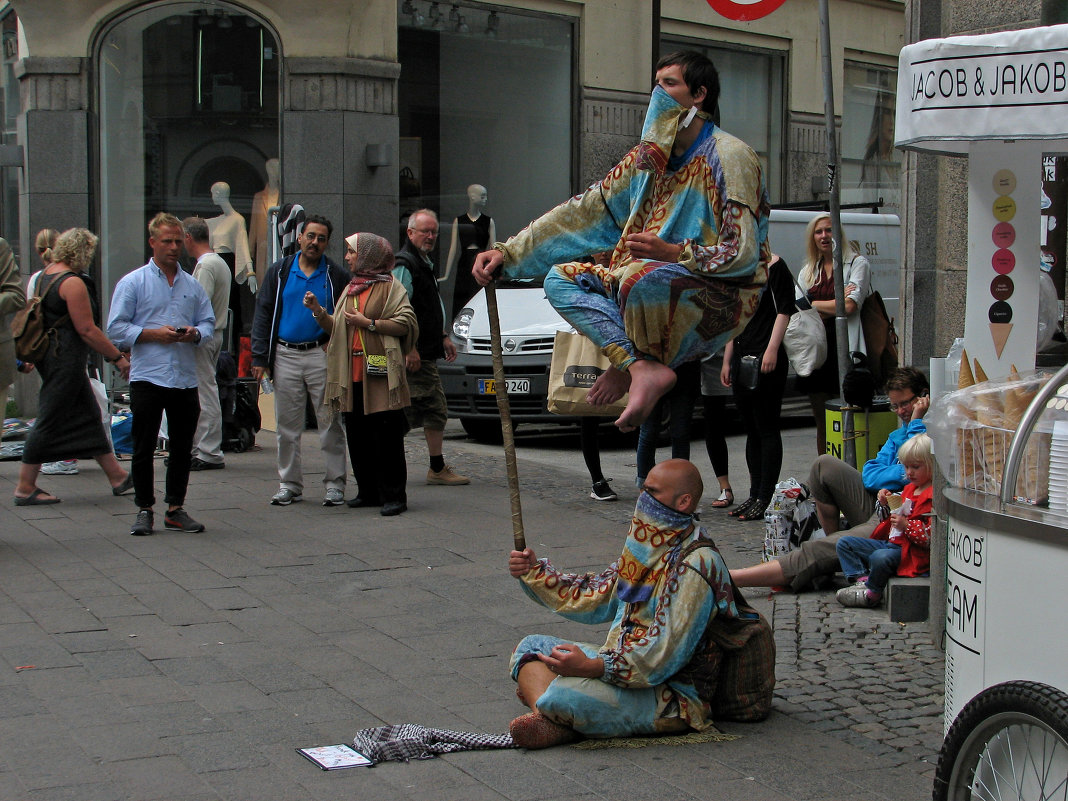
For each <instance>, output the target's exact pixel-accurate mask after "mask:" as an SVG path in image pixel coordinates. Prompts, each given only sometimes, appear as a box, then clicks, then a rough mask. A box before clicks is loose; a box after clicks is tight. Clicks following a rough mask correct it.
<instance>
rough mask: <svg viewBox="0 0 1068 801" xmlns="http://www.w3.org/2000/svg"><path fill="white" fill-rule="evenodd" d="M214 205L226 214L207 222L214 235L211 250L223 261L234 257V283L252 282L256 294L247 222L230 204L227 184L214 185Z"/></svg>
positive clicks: (220, 182)
mask: <svg viewBox="0 0 1068 801" xmlns="http://www.w3.org/2000/svg"><path fill="white" fill-rule="evenodd" d="M211 202H212V203H214V204H215V205H216V206H218V207H219V208H220V209H222V211H223V213H222V214H220V215H219V216H218V217H212V218H211V219H210V220H208V221H207V223H208V231H209V232H210V233H211V248H212V250H214V251H215V252H216V253H218V254H219V255H221V256H223V257H225V255H226V254H227V253H232V254H233V255H234V279H235V280H236V281H237V282H238V283H239V284H243V283H245V282H246V281H250V280H251V282H252V285H251V286H250V287H249V288H250V289H252V290H253V291H255V289H256V286H257V284H256V276H255V274H254V272H253V267H252V255H251V254H250V253H249V249H248V234H247V233H246V231H245V218H244V217H242V216H241V215H240V214H238V213H237V211H236V210H235V209H234V207H233V205H232V204H231V203H230V185H229V184H228V183H225V182H223V181H219V182H218V183H214V184H212V185H211Z"/></svg>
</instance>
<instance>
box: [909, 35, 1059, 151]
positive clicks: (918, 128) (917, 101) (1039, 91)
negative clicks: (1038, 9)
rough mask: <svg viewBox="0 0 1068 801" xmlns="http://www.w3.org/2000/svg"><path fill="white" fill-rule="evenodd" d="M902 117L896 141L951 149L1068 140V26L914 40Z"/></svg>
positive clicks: (917, 146)
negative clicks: (999, 141)
mask: <svg viewBox="0 0 1068 801" xmlns="http://www.w3.org/2000/svg"><path fill="white" fill-rule="evenodd" d="M896 122H897V126H896V142H895V144H896V145H897V146H898V147H901V148H906V149H910V150H923V151H932V152H938V153H945V154H958V155H963V154H965V153H967V152H968V151H969V149H970V147H969V145H968V143H969V142H972V141H977V140H984V139H1003V140H1004V139H1014V140H1020V139H1068V25H1053V26H1048V27H1042V28H1028V29H1025V30H1018V31H1004V32H1001V33H990V34H983V35H981V36H957V37H952V38H948V39H929V40H926V41H922V42H917V43H916V44H912V45H908V46H907V47H905V48H904V49H902V51H901V56H900V58H899V61H898V80H897V119H896Z"/></svg>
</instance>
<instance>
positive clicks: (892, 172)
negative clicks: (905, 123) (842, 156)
mask: <svg viewBox="0 0 1068 801" xmlns="http://www.w3.org/2000/svg"><path fill="white" fill-rule="evenodd" d="M899 181H900V173H899V169H898V162H897V157H896V153H895V152H894V108H893V103H892V101H889V100H887V99H886V98H884V97H883V96H880V98H879V101H878V102H877V103H876V104H875V107H874V108H873V110H872V118H871V129H870V130H869V131H868V142H867V144H866V145H865V147H864V164H863V165H862V166H861V168H860V185H861V187H868V188H872V187H874V188H877V189H882V190H888V191H889V192H891V193H893V194H894V195H895V197H896V195H897V194H898V192H899V185H900V184H899ZM883 194H884V195H885V194H887V192H885V191H884V193H883ZM886 199H887V202H892V201H890V199H889V198H886Z"/></svg>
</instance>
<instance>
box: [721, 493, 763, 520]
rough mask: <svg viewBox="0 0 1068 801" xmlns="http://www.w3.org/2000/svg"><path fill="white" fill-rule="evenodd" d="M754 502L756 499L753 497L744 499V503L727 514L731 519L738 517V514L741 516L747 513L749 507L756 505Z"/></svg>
mask: <svg viewBox="0 0 1068 801" xmlns="http://www.w3.org/2000/svg"><path fill="white" fill-rule="evenodd" d="M756 500H757V499H756V498H753V497H749V498H746V499H745V500H744V501H742V504H741V506H737V507H735V508H734V509H731V510H730V511H729V512H727V514H728V515H730V516H731V517H738V516H739V515H740V514H743V513H744V512H746V511H748V510H749V507H750V506H752V505H753V504H754V503H756Z"/></svg>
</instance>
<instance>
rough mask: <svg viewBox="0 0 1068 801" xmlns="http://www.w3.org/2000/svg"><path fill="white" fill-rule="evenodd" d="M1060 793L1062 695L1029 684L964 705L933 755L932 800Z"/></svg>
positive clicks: (1064, 753)
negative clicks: (936, 755) (936, 753)
mask: <svg viewBox="0 0 1068 801" xmlns="http://www.w3.org/2000/svg"><path fill="white" fill-rule="evenodd" d="M1065 797H1068V695H1065V693H1063V692H1061V691H1060V690H1057V689H1055V688H1053V687H1050V686H1048V685H1045V684H1038V683H1036V682H1033V681H1010V682H1006V683H1005V684H998V685H995V686H994V687H990V688H988V689H986V690H983V691H982V692H981V693H979V695H977V696H975V698H973V699H972V700H971V701H969V702H968V703H967V704H965V706H964V708H963V709H962V710H961V711H960V714H959V715H958V716H957V719H956V720H955V721H953V725H952V726H950V727H949V732H948V733H947V734H946V741H945V742H944V743H943V744H942V750H941V752H940V753H939V755H938V768H937V770H936V771H935V780H934V801H966V800H967V799H972V801H980V799H981V800H982V801H1001V800H1002V799H1010V798H1011V799H1014V801H1045V799H1053V798H1061V799H1063V798H1065Z"/></svg>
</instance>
